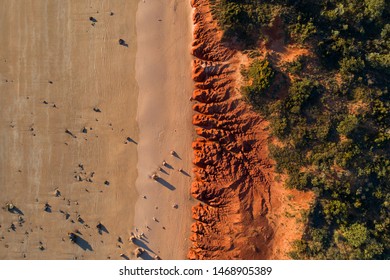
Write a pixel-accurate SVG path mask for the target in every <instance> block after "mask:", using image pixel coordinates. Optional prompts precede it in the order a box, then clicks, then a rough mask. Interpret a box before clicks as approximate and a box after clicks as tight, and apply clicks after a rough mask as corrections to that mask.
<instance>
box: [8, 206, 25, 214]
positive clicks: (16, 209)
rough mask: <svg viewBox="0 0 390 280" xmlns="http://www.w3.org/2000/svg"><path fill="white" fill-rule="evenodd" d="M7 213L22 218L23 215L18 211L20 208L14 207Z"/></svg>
mask: <svg viewBox="0 0 390 280" xmlns="http://www.w3.org/2000/svg"><path fill="white" fill-rule="evenodd" d="M8 212H10V213H12V214H18V215H22V216H24V213H23V211H22V210H20V208H18V207H16V206H14V207H13V208H12V209H9V210H8Z"/></svg>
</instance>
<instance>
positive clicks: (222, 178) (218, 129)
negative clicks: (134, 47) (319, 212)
mask: <svg viewBox="0 0 390 280" xmlns="http://www.w3.org/2000/svg"><path fill="white" fill-rule="evenodd" d="M191 4H192V7H193V22H194V34H193V44H192V54H193V55H194V60H193V68H192V75H193V76H192V77H193V80H194V82H195V89H194V91H193V95H192V100H193V101H194V105H193V110H194V115H193V124H194V126H195V131H196V134H197V135H198V137H197V138H196V139H195V140H194V142H193V144H192V148H193V152H194V160H193V163H194V169H193V171H194V175H195V176H194V179H193V182H192V185H191V193H192V195H193V197H195V198H196V199H198V200H199V201H200V203H199V204H198V205H196V206H194V207H193V209H192V217H193V219H194V220H195V222H194V223H193V225H192V228H191V231H192V235H191V237H190V240H191V241H192V246H191V248H190V250H189V253H188V258H189V259H285V258H288V255H287V254H286V253H287V252H288V251H289V249H290V247H291V243H292V241H293V240H295V239H299V238H301V237H302V233H303V229H304V226H305V225H304V223H302V222H301V223H298V222H297V221H298V220H299V219H302V217H303V216H302V213H303V211H302V210H307V209H308V208H309V204H310V201H312V199H313V194H311V193H303V192H299V191H297V190H287V189H285V188H284V187H283V177H284V176H279V177H280V180H276V179H275V177H276V176H275V175H276V174H275V172H274V162H273V161H272V160H271V159H270V158H269V152H268V141H269V140H270V139H269V133H268V123H267V121H266V120H264V119H263V118H262V117H261V116H260V115H259V114H257V113H255V112H253V111H252V109H251V107H250V106H249V105H248V104H247V103H245V102H244V101H243V100H242V99H241V95H240V93H239V91H238V90H237V88H240V81H239V80H240V75H239V66H240V65H239V64H240V63H241V62H242V61H243V58H245V57H243V56H242V54H241V53H239V52H236V51H235V50H233V49H230V48H229V47H228V46H225V45H223V43H222V42H221V38H222V33H221V31H220V30H218V26H217V24H216V22H215V20H213V18H212V14H211V11H210V4H209V0H192V1H191ZM271 194H272V195H271ZM299 213H300V214H301V217H299V216H298V217H297V218H299V219H297V218H294V217H296V216H297V215H299Z"/></svg>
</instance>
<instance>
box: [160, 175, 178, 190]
mask: <svg viewBox="0 0 390 280" xmlns="http://www.w3.org/2000/svg"><path fill="white" fill-rule="evenodd" d="M156 182H159V183H160V184H161V185H163V186H164V187H166V188H167V189H170V190H171V191H174V190H176V188H175V186H173V185H172V184H170V183H168V182H167V181H165V180H164V179H163V178H157V179H156Z"/></svg>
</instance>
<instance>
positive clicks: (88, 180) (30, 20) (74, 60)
mask: <svg viewBox="0 0 390 280" xmlns="http://www.w3.org/2000/svg"><path fill="white" fill-rule="evenodd" d="M0 5H1V6H2V9H1V11H0V13H1V17H0V26H1V29H0V34H1V38H2V40H1V43H0V44H1V47H0V60H1V63H0V91H1V94H0V106H1V108H0V135H1V138H0V192H1V198H0V204H1V206H2V207H4V206H5V204H6V203H9V202H12V203H13V204H14V205H15V206H16V207H17V209H18V210H17V211H14V212H13V213H11V212H9V211H6V210H4V209H0V259H23V258H25V259H74V258H77V259H107V258H114V259H118V258H120V254H122V253H123V254H126V255H129V252H131V250H132V247H131V245H130V244H129V242H128V241H127V239H128V236H129V234H130V231H131V226H132V224H133V219H134V204H135V201H136V198H137V197H138V194H137V192H136V190H135V180H136V177H137V169H136V166H137V145H136V143H135V142H137V141H138V126H137V122H136V112H137V84H136V81H135V54H136V47H137V45H136V41H135V36H136V30H135V15H136V9H137V5H138V3H137V1H126V0H123V1H122V0H116V1H108V0H107V1H62V0H57V1H53V0H46V1H45V0H39V1H21V0H16V1H7V0H2V1H0ZM119 39H123V40H125V42H126V44H127V46H124V45H120V44H119V43H118V42H119ZM134 141H135V142H134ZM57 190H58V191H57ZM99 222H101V224H102V225H103V226H104V228H102V230H100V232H99V230H98V229H97V228H96V225H97V224H98V223H99ZM68 232H77V234H78V236H79V241H80V242H78V244H72V243H71V242H70V241H69V239H68V237H67V233H68ZM119 237H120V239H119ZM129 257H130V255H129Z"/></svg>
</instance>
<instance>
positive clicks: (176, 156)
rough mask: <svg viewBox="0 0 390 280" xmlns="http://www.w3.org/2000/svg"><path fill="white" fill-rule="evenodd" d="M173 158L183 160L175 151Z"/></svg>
mask: <svg viewBox="0 0 390 280" xmlns="http://www.w3.org/2000/svg"><path fill="white" fill-rule="evenodd" d="M172 156H174V157H175V158H178V159H180V160H181V157H180V156H179V154H178V153H177V152H175V151H173V152H172Z"/></svg>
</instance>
